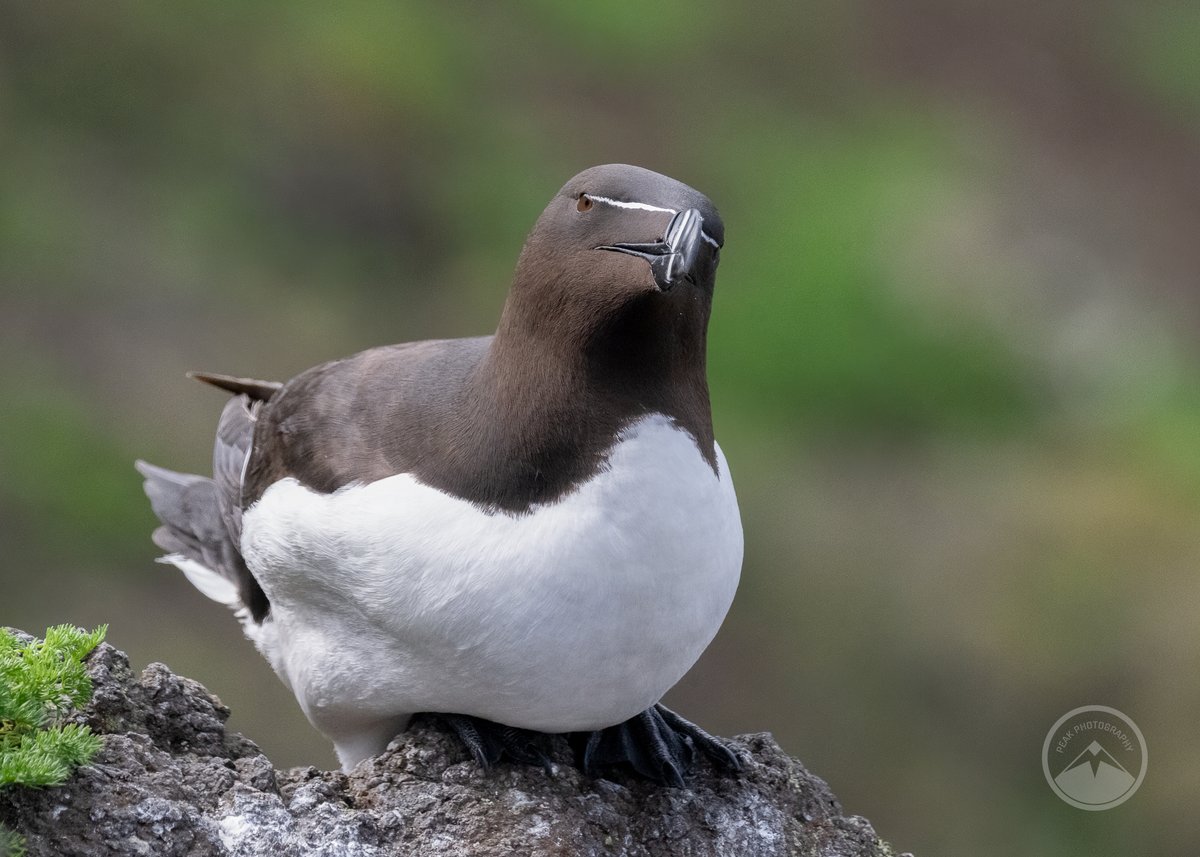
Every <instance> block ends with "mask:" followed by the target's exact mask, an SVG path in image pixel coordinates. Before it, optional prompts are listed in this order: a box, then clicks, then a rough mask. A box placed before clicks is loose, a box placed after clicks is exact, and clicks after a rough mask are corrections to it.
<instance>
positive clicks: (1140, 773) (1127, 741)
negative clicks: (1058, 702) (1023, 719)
mask: <svg viewBox="0 0 1200 857" xmlns="http://www.w3.org/2000/svg"><path fill="white" fill-rule="evenodd" d="M1042 771H1043V772H1044V773H1045V775H1046V782H1047V783H1049V784H1050V788H1051V789H1053V791H1054V793H1055V794H1057V795H1058V796H1059V797H1060V798H1062V799H1063V800H1064V801H1066V802H1067V803H1069V804H1070V805H1071V806H1074V807H1078V808H1079V809H1090V810H1100V809H1112V808H1113V807H1114V806H1119V805H1120V804H1123V803H1124V802H1125V801H1127V800H1129V798H1131V797H1133V793H1134V792H1136V791H1137V790H1138V787H1139V786H1141V784H1142V780H1143V779H1145V777H1146V739H1145V738H1144V737H1143V736H1142V731H1141V730H1140V729H1138V727H1137V724H1136V723H1134V722H1133V721H1132V720H1130V719H1129V718H1128V717H1127V716H1125V715H1124V714H1122V713H1121V712H1120V711H1117V710H1116V709H1115V708H1109V707H1108V706H1105V705H1084V706H1082V707H1080V708H1076V709H1075V710H1074V711H1068V712H1067V713H1066V714H1064V715H1063V716H1062V717H1060V718H1059V719H1058V722H1057V723H1055V724H1054V726H1053V727H1052V728H1051V729H1050V731H1049V732H1048V733H1047V735H1046V742H1045V744H1043V745H1042Z"/></svg>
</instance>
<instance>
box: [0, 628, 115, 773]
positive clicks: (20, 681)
mask: <svg viewBox="0 0 1200 857" xmlns="http://www.w3.org/2000/svg"><path fill="white" fill-rule="evenodd" d="M107 632H108V627H107V626H101V627H99V628H97V629H96V630H95V631H92V632H91V633H88V632H87V631H84V630H82V629H80V628H75V627H72V626H70V625H57V626H55V627H53V628H48V629H47V630H46V638H45V639H44V640H33V641H31V642H22V641H21V640H20V639H18V638H17V637H16V636H15V635H13V634H12V633H10V632H8V631H3V632H0V787H3V786H9V785H22V786H56V785H59V784H60V783H62V782H64V781H65V780H66V779H67V777H68V776H70V774H71V771H72V770H73V769H74V768H75V767H76V766H77V765H83V764H86V763H87V762H88V761H89V760H90V759H91V758H92V756H94V755H95V754H96V752H97V751H99V749H100V746H101V738H100V737H99V736H98V735H93V734H92V732H91V730H90V729H88V727H86V726H80V725H78V724H74V723H70V724H66V725H63V724H62V722H61V721H62V718H63V717H64V716H65V715H66V714H67V712H68V711H70V710H71V709H72V708H79V707H81V706H83V705H84V704H85V703H86V702H87V701H88V700H89V699H90V698H91V696H92V682H91V680H90V679H89V678H88V676H87V672H86V671H85V669H84V666H83V659H84V658H85V657H87V655H88V653H89V652H91V651H92V649H94V648H96V646H98V645H99V644H100V641H101V640H103V639H104V635H105V634H106V633H107Z"/></svg>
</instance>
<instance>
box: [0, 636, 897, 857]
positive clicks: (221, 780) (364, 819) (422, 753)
mask: <svg viewBox="0 0 1200 857" xmlns="http://www.w3.org/2000/svg"><path fill="white" fill-rule="evenodd" d="M89 672H90V674H91V676H92V680H93V681H94V683H95V692H94V694H93V697H92V701H91V703H90V704H89V705H88V707H87V709H86V710H85V711H83V712H80V713H79V714H78V715H76V719H77V720H78V721H79V722H86V723H88V724H89V725H90V726H91V727H92V729H93V730H94V731H96V732H98V733H101V734H104V735H106V736H107V737H106V738H105V746H104V749H103V750H102V751H101V753H100V754H99V755H98V756H97V758H96V759H95V760H94V762H93V763H92V764H90V765H88V766H86V767H83V768H81V769H79V770H78V771H77V772H76V773H75V775H74V776H73V777H72V778H71V779H70V780H69V781H68V782H67V783H66V784H65V785H63V786H61V787H59V788H53V789H43V790H36V789H26V788H18V787H9V788H5V789H0V822H3V823H4V824H6V825H8V826H9V827H12V828H14V829H16V830H17V831H19V832H21V833H23V834H24V835H25V836H26V837H27V839H28V853H29V855H30V857H40V855H46V856H47V857H49V855H54V857H65V856H66V855H108V854H120V855H178V857H185V856H186V857H207V855H271V857H292V856H293V855H295V857H301V855H303V857H375V855H379V857H383V855H422V857H434V855H447V857H449V855H464V857H465V855H471V856H472V857H486V855H506V856H507V855H511V854H521V855H529V857H549V855H580V856H581V857H586V855H597V856H598V855H639V857H657V855H672V857H674V855H683V854H686V855H821V857H835V855H836V857H867V855H872V857H876V855H878V856H879V857H882V856H883V855H891V854H892V851H891V850H890V849H889V848H888V846H886V845H885V844H884V843H883V842H881V841H880V840H879V837H878V836H876V834H875V831H874V830H873V829H872V828H871V825H870V823H869V822H867V821H866V820H865V819H862V818H859V817H856V816H845V815H843V814H842V808H841V806H840V805H839V803H838V801H837V798H835V797H834V795H833V793H832V792H831V791H830V790H829V787H828V786H827V785H826V784H825V783H824V781H822V780H821V779H819V778H818V777H816V776H814V775H812V774H810V773H809V772H808V771H807V770H805V768H804V766H803V765H801V764H800V763H799V762H798V761H796V760H795V759H792V758H790V757H789V756H788V755H787V754H785V753H784V752H783V751H782V750H781V749H780V748H779V746H778V745H777V744H776V743H775V742H774V741H773V740H772V739H771V736H770V735H767V734H760V735H745V736H741V737H739V738H737V739H735V740H734V742H733V743H734V745H735V747H736V748H737V749H738V751H739V752H740V754H741V755H742V757H743V762H744V764H745V770H744V771H743V772H742V774H741V775H740V776H738V777H736V778H730V777H723V776H719V775H717V774H715V773H714V772H713V771H711V770H709V769H708V768H707V767H704V766H703V765H701V766H700V768H699V769H698V770H697V771H696V772H694V773H693V775H692V777H691V778H690V780H689V784H688V788H686V789H671V788H662V787H658V786H654V785H651V784H649V783H645V782H642V781H639V780H634V779H632V778H625V777H623V776H620V775H616V774H614V775H613V776H614V778H613V779H612V780H608V779H592V778H589V777H586V776H584V775H583V774H582V773H580V772H579V771H578V770H576V769H575V768H574V767H572V766H571V765H570V762H569V760H570V756H569V751H568V749H567V747H566V745H565V742H564V743H562V744H561V745H560V746H558V747H556V749H555V753H556V755H555V758H554V764H553V765H552V768H551V770H550V771H549V772H546V771H543V770H542V769H541V768H535V767H525V766H515V765H499V766H497V767H496V768H494V769H493V770H491V771H486V772H485V771H480V770H479V769H477V767H476V766H475V765H474V764H473V763H472V762H470V761H469V760H468V758H467V755H466V752H465V751H464V750H463V749H462V747H461V746H460V745H459V744H458V743H457V741H456V739H454V738H453V737H452V736H451V735H449V734H448V733H446V732H444V731H442V729H441V728H440V726H439V724H438V722H437V721H436V720H434V719H420V720H418V721H417V722H415V723H414V724H413V726H412V728H410V729H409V731H407V732H406V733H404V734H403V735H401V736H399V737H397V738H396V739H395V740H394V741H393V742H392V743H391V745H389V747H388V749H387V751H386V752H385V753H384V754H383V755H381V756H379V757H378V758H376V759H371V760H368V761H366V762H363V763H362V764H360V765H359V766H358V767H357V768H355V769H354V770H353V771H352V772H351V773H349V774H343V773H341V772H338V771H319V770H317V769H316V768H293V769H291V770H283V771H279V770H276V769H275V768H274V766H273V765H271V763H270V761H269V760H268V759H267V758H266V757H265V756H264V755H263V754H262V752H261V751H260V750H259V749H258V747H257V746H255V744H254V743H253V742H252V741H249V740H247V739H246V738H243V737H242V736H241V735H238V734H236V733H232V732H228V731H226V729H225V721H226V719H227V718H228V717H229V709H227V708H226V707H225V706H224V705H222V704H221V701H220V700H219V699H217V698H216V697H215V696H214V695H212V694H211V693H209V692H208V691H207V690H206V689H205V688H204V687H203V686H201V685H200V684H198V683H197V682H194V681H192V680H190V679H187V678H182V677H180V676H177V675H174V674H173V673H172V672H171V671H170V670H168V669H167V668H166V667H165V666H163V665H162V664H151V665H150V666H148V667H147V668H146V669H145V670H143V671H142V673H141V675H140V676H137V675H135V674H134V673H133V671H132V670H131V669H130V667H129V659H128V658H127V657H126V656H125V654H124V653H122V652H120V651H118V650H116V649H114V648H113V647H112V646H110V645H108V644H107V643H105V644H102V645H101V646H100V647H99V648H97V649H96V651H95V652H93V654H92V655H91V657H90V658H89Z"/></svg>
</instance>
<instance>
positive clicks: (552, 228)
mask: <svg viewBox="0 0 1200 857" xmlns="http://www.w3.org/2000/svg"><path fill="white" fill-rule="evenodd" d="M724 240H725V227H724V224H723V223H722V222H721V217H720V215H719V214H718V213H717V209H716V207H715V206H714V205H713V204H712V202H711V201H709V199H708V197H706V196H704V194H702V193H700V192H699V191H697V190H694V189H693V188H690V187H688V186H687V185H685V184H683V183H682V182H678V181H676V180H674V179H672V178H668V177H667V176H664V175H660V174H658V173H655V172H651V171H650V170H646V169H642V168H641V167H633V166H628V165H626V164H607V165H605V166H599V167H592V168H591V169H588V170H584V171H583V172H581V173H580V174H579V175H577V176H575V177H574V178H572V179H571V180H570V181H568V182H567V183H566V184H565V185H564V186H563V187H562V189H561V190H560V191H559V192H558V193H557V194H556V195H555V197H554V198H553V199H552V200H550V204H549V205H548V206H547V207H546V210H545V211H544V212H542V216H541V217H540V218H538V221H537V223H536V224H535V225H534V227H533V230H532V231H531V232H530V234H529V237H528V238H527V239H526V242H525V247H524V249H523V250H522V252H521V258H520V261H519V262H518V264H517V272H516V277H515V279H514V282H513V287H512V292H511V293H510V297H509V304H508V306H507V307H506V309H505V315H506V316H511V315H514V314H519V315H520V316H521V317H522V318H521V321H522V322H523V323H524V325H526V326H529V325H532V329H533V330H535V331H540V332H541V333H545V334H551V335H553V334H556V333H557V334H562V333H568V334H569V335H571V336H573V337H576V338H577V339H579V340H588V339H590V338H593V337H595V336H602V335H604V334H605V333H606V332H608V331H612V330H613V325H614V323H616V324H617V325H618V327H620V326H621V323H622V322H628V321H631V320H634V319H631V318H630V314H631V313H632V314H633V315H635V316H647V320H649V319H651V318H655V317H658V318H660V319H668V318H670V319H673V320H672V321H671V322H670V324H669V328H670V329H668V330H662V331H660V332H661V333H662V334H663V336H665V337H667V338H669V337H670V332H671V330H674V329H676V328H678V329H680V330H682V329H683V328H685V327H688V326H690V327H692V328H697V329H698V333H699V335H700V337H701V339H703V334H704V329H705V327H706V325H707V321H708V312H709V308H710V306H711V300H712V292H713V284H714V282H715V279H716V269H717V262H718V259H719V255H720V248H721V245H722V244H723V243H724ZM509 320H510V321H512V320H514V319H509Z"/></svg>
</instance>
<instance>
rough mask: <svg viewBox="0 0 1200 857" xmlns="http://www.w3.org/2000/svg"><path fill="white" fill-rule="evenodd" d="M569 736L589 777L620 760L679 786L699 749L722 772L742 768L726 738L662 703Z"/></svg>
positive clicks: (647, 774)
mask: <svg viewBox="0 0 1200 857" xmlns="http://www.w3.org/2000/svg"><path fill="white" fill-rule="evenodd" d="M570 738H571V744H572V746H573V747H574V749H575V754H576V759H577V761H578V764H579V767H580V768H581V769H582V770H583V772H584V773H585V774H589V775H596V774H597V769H598V768H602V767H605V766H609V765H623V764H624V765H629V766H630V767H631V768H633V770H634V771H636V772H637V773H639V774H641V775H642V776H643V777H646V778H647V779H650V780H653V781H654V782H657V783H659V784H661V785H667V786H674V787H676V788H681V787H682V786H683V778H684V776H685V775H686V774H687V773H688V772H689V771H690V770H691V768H692V763H693V762H694V761H695V758H696V752H697V751H699V752H701V753H703V754H704V755H705V756H707V757H708V758H709V759H710V760H711V761H712V762H713V764H714V766H715V767H717V768H718V769H720V770H725V771H738V770H741V767H742V764H741V762H740V761H739V760H738V757H737V756H736V755H734V753H733V751H732V750H730V749H729V748H728V747H727V746H725V744H724V742H722V741H721V740H720V739H718V738H714V737H713V736H712V735H709V734H708V733H707V732H705V731H704V730H703V729H701V728H700V727H699V726H697V725H696V724H694V723H691V722H689V721H687V720H684V719H683V718H682V717H680V716H679V715H678V714H676V713H675V712H674V711H672V710H671V709H669V708H667V707H666V706H664V705H655V706H652V707H651V708H647V709H646V710H645V711H643V712H642V713H641V714H639V715H637V716H636V717H632V718H630V719H629V720H626V721H625V722H624V723H618V724H617V725H616V726H609V727H608V728H607V729H601V730H599V731H596V732H576V733H573V734H572V735H571V736H570Z"/></svg>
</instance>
